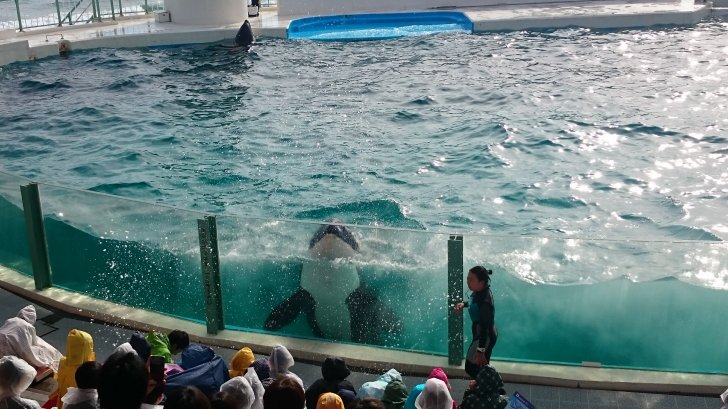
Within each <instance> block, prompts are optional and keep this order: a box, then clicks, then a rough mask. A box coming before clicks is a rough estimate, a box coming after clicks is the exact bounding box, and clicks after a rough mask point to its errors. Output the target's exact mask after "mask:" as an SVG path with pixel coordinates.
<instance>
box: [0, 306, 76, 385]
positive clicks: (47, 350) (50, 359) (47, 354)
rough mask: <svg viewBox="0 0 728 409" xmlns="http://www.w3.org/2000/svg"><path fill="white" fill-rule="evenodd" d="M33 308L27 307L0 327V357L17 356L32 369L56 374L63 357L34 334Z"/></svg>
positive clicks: (34, 313)
mask: <svg viewBox="0 0 728 409" xmlns="http://www.w3.org/2000/svg"><path fill="white" fill-rule="evenodd" d="M35 319H36V312H35V306H33V305H32V304H31V305H28V306H26V307H24V308H23V309H21V310H20V311H18V315H17V316H16V317H13V318H10V319H8V320H7V321H5V324H3V326H2V327H0V355H14V356H17V357H19V358H21V359H23V360H25V362H27V363H28V364H30V365H31V366H33V367H34V368H44V367H48V368H51V369H53V372H58V363H59V362H60V360H61V358H62V357H63V355H62V354H61V352H60V351H59V350H57V349H56V348H54V347H53V346H52V345H51V344H49V343H47V342H45V341H44V340H43V338H41V337H39V336H37V334H36V332H35V327H34V325H35Z"/></svg>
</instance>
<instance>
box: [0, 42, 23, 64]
mask: <svg viewBox="0 0 728 409" xmlns="http://www.w3.org/2000/svg"><path fill="white" fill-rule="evenodd" d="M29 58H30V46H29V44H28V41H27V40H22V41H15V42H12V43H6V44H0V66H3V65H5V64H11V63H14V62H16V61H27V60H28V59H29Z"/></svg>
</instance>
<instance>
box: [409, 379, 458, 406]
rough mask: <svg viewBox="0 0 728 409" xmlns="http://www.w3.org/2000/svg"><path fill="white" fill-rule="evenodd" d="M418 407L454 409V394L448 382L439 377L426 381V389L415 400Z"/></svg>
mask: <svg viewBox="0 0 728 409" xmlns="http://www.w3.org/2000/svg"><path fill="white" fill-rule="evenodd" d="M415 407H416V408H417V409H452V396H450V389H449V388H448V386H447V384H446V383H445V382H443V381H441V380H439V379H437V378H430V379H428V380H427V382H425V389H423V390H422V393H420V396H418V397H417V400H415Z"/></svg>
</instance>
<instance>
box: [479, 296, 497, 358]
mask: <svg viewBox="0 0 728 409" xmlns="http://www.w3.org/2000/svg"><path fill="white" fill-rule="evenodd" d="M479 313H480V334H479V337H478V348H485V347H487V346H488V345H490V342H491V340H490V329H491V328H493V326H494V325H495V308H493V301H492V300H491V299H489V298H486V299H484V300H482V301H481V303H480V305H479Z"/></svg>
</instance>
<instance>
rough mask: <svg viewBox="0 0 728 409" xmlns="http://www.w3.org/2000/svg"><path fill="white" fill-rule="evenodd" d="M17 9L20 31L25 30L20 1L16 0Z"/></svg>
mask: <svg viewBox="0 0 728 409" xmlns="http://www.w3.org/2000/svg"><path fill="white" fill-rule="evenodd" d="M15 11H16V12H17V13H18V31H23V19H22V18H21V17H20V2H19V0H15Z"/></svg>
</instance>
